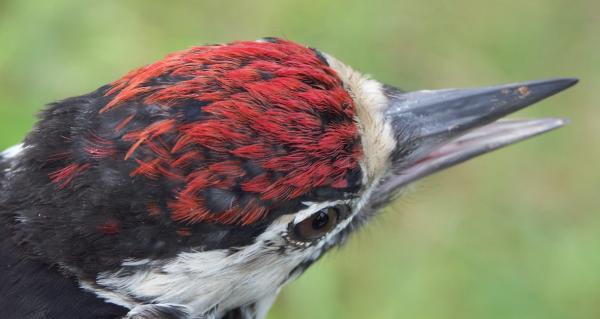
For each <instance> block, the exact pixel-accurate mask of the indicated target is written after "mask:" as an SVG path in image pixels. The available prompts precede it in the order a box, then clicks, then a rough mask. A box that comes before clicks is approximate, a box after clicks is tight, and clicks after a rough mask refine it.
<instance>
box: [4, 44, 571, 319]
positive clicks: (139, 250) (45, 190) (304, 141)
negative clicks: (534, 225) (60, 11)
mask: <svg viewBox="0 0 600 319" xmlns="http://www.w3.org/2000/svg"><path fill="white" fill-rule="evenodd" d="M575 82H576V80H573V79H556V80H549V81H538V82H527V83H519V84H509V85H503V86H496V87H488V88H477V89H450V90H438V91H417V92H408V93H405V92H402V91H400V90H399V89H396V88H393V87H391V86H387V85H384V84H381V83H380V82H378V81H376V80H373V79H370V78H369V77H367V76H364V75H362V74H360V73H358V72H356V71H354V70H353V69H351V68H350V67H348V66H347V65H345V64H343V63H342V62H340V61H338V60H336V59H335V58H333V57H332V56H330V55H327V54H325V53H322V52H320V51H318V50H316V49H310V48H306V47H304V46H301V45H298V44H295V43H292V42H289V41H285V40H280V39H273V38H267V39H263V40H260V41H254V42H235V43H231V44H226V45H209V46H201V47H194V48H191V49H188V50H185V51H181V52H176V53H173V54H171V55H169V56H167V57H166V58H164V59H163V60H160V61H158V62H156V63H153V64H151V65H148V66H146V67H143V68H140V69H138V70H135V71H133V72H131V73H129V74H127V75H126V76H125V77H123V78H122V79H120V80H117V81H116V82H114V83H112V84H109V85H107V86H104V87H102V88H100V89H98V90H97V91H95V92H93V93H91V94H88V95H84V96H80V97H76V98H71V99H67V100H64V101H61V102H58V103H55V104H52V105H51V106H50V107H49V108H48V109H47V110H46V111H44V112H43V113H42V115H41V120H40V122H39V123H38V124H37V126H36V128H35V130H34V131H33V132H32V133H31V134H30V135H29V136H28V137H27V139H26V140H25V142H24V144H23V146H22V150H21V152H19V153H18V154H12V158H13V159H14V160H13V161H12V163H13V164H11V167H10V168H9V169H8V170H7V172H8V173H7V176H8V177H7V179H8V180H9V183H6V184H7V185H8V186H7V187H6V188H7V189H8V190H7V191H6V196H4V195H3V199H2V201H3V207H5V208H6V210H10V212H11V214H12V215H11V216H12V217H13V220H14V223H15V225H14V228H15V229H16V231H17V233H18V234H19V236H20V238H22V241H23V242H25V243H26V246H27V247H28V249H30V250H31V251H32V252H34V253H35V254H36V255H39V256H40V258H42V259H44V260H46V261H48V262H50V263H53V264H56V265H58V266H60V267H62V268H63V269H64V270H65V271H66V272H67V273H69V274H71V275H73V276H75V277H76V278H77V279H78V280H79V282H80V284H81V285H82V287H84V288H85V289H88V290H91V291H94V292H96V293H97V294H98V295H100V296H101V297H103V298H106V299H107V300H109V301H110V302H113V303H117V304H120V305H123V306H125V307H127V308H130V309H132V310H131V313H130V314H136V313H141V312H143V311H146V310H147V309H148V307H153V305H155V306H157V307H159V306H158V305H160V307H167V308H169V307H171V309H175V310H176V311H179V312H181V313H185V314H187V315H190V316H199V315H206V316H208V315H212V316H214V317H215V318H218V317H220V316H223V315H224V314H225V313H227V312H228V311H232V310H233V309H241V310H240V311H245V312H248V313H250V312H251V313H252V314H254V315H256V316H258V317H260V316H261V315H262V314H264V312H265V311H266V309H268V306H269V305H270V303H271V302H272V300H273V297H274V296H275V295H276V293H277V292H278V290H279V288H280V287H281V286H282V285H284V284H285V283H286V282H288V281H290V280H292V279H293V278H295V277H296V276H298V275H299V274H301V273H302V272H303V271H304V270H305V269H306V268H307V267H308V266H309V265H310V264H312V263H313V262H314V261H316V260H317V259H319V257H321V256H322V255H323V254H324V253H325V252H326V251H327V250H329V249H330V248H331V247H334V246H336V245H339V244H340V243H342V242H344V240H345V239H346V238H347V235H348V234H350V233H351V232H352V231H353V230H355V229H356V228H357V227H358V226H360V225H362V224H363V223H364V222H365V221H366V220H368V219H369V218H370V217H372V216H373V215H374V214H375V213H376V212H377V211H378V210H379V209H380V208H382V207H383V206H385V204H386V203H388V202H389V201H390V200H391V199H392V198H393V197H394V196H396V195H397V194H399V192H400V191H401V190H402V188H403V187H404V186H405V185H407V184H408V183H410V182H413V181H415V180H417V179H419V178H422V177H424V176H426V175H429V174H431V173H434V172H437V171H439V170H441V169H444V168H446V167H449V166H452V165H454V164H457V163H460V162H462V161H465V160H467V159H469V158H472V157H474V156H477V155H479V154H482V153H486V152H489V151H491V150H493V149H496V148H499V147H502V146H505V145H508V144H511V143H514V142H516V141H519V140H522V139H525V138H528V137H531V136H534V135H537V134H541V133H543V132H546V131H549V130H552V129H554V128H557V127H559V126H561V125H563V124H564V120H561V119H540V120H527V121H500V122H496V120H497V119H499V118H501V117H503V116H505V115H507V114H509V113H512V112H514V111H516V110H519V109H521V108H523V107H525V106H527V105H530V104H532V103H534V102H537V101H539V100H541V99H543V98H545V97H548V96H550V95H552V94H555V93H557V92H559V91H561V90H564V89H566V88H567V87H569V86H571V85H573V84H574V83H575ZM165 305H167V306H165ZM175 310H174V311H175Z"/></svg>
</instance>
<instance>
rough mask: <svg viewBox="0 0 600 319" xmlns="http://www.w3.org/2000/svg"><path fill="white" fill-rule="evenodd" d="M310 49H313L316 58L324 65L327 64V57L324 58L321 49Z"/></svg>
mask: <svg viewBox="0 0 600 319" xmlns="http://www.w3.org/2000/svg"><path fill="white" fill-rule="evenodd" d="M310 49H311V50H313V52H314V53H315V55H317V58H319V60H321V62H323V63H324V64H326V65H329V62H328V61H327V58H325V56H324V55H323V53H321V51H319V50H317V49H315V48H310Z"/></svg>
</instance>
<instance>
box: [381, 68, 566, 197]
mask: <svg viewBox="0 0 600 319" xmlns="http://www.w3.org/2000/svg"><path fill="white" fill-rule="evenodd" d="M576 83H577V79H570V78H563V79H552V80H545V81H532V82H523V83H513V84H506V85H499V86H492V87H484V88H470V89H447V90H434V91H416V92H408V93H403V92H401V91H399V90H397V89H394V88H391V87H387V88H386V95H387V97H388V100H389V104H388V108H387V111H386V114H385V115H386V118H387V120H388V121H390V123H391V124H392V128H393V131H394V134H395V138H396V141H397V142H398V145H397V148H396V150H395V151H394V153H393V154H392V169H391V172H390V173H389V174H388V175H387V176H385V177H384V178H383V180H382V181H381V183H380V184H379V186H378V187H377V189H376V190H375V191H374V193H373V195H372V197H371V201H370V206H371V208H372V209H377V208H380V207H381V206H383V205H385V204H386V203H388V202H389V201H390V200H391V199H393V197H394V196H395V195H396V194H397V193H398V191H399V190H400V189H401V188H402V187H403V186H406V185H407V184H409V183H411V182H413V181H415V180H418V179H421V178H423V177H425V176H428V175H431V174H433V173H435V172H438V171H441V170H443V169H445V168H448V167H451V166H454V165H456V164H459V163H462V162H464V161H466V160H468V159H471V158H473V157H475V156H478V155H482V154H485V153H488V152H490V151H493V150H495V149H498V148H501V147H504V146H507V145H510V144H513V143H516V142H518V141H521V140H524V139H527V138H530V137H533V136H536V135H539V134H542V133H545V132H548V131H551V130H554V129H556V128H558V127H561V126H563V125H564V124H565V123H566V122H567V121H566V120H565V119H557V118H545V119H533V120H500V121H498V120H499V119H500V118H502V117H504V116H506V115H508V114H510V113H513V112H515V111H518V110H520V109H522V108H524V107H526V106H528V105H531V104H533V103H535V102H537V101H540V100H542V99H544V98H547V97H549V96H551V95H554V94H556V93H558V92H560V91H562V90H565V89H567V88H569V87H571V86H573V85H575V84H576Z"/></svg>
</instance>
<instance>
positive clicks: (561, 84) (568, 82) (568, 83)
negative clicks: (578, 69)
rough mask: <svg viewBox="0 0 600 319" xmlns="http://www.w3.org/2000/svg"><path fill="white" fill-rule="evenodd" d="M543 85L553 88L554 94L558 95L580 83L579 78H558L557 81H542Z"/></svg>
mask: <svg viewBox="0 0 600 319" xmlns="http://www.w3.org/2000/svg"><path fill="white" fill-rule="evenodd" d="M541 82H542V83H541V84H547V85H549V86H550V87H551V90H552V91H554V93H558V92H560V91H564V90H566V89H568V88H570V87H572V86H574V85H575V84H577V83H578V82H579V79H578V78H571V77H569V78H557V79H551V80H546V81H541Z"/></svg>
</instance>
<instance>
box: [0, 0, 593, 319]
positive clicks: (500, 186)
mask: <svg viewBox="0 0 600 319" xmlns="http://www.w3.org/2000/svg"><path fill="white" fill-rule="evenodd" d="M599 13H600V2H598V1H593V0H589V1H584V0H569V1H567V0H529V1H522V0H519V1H517V0H507V1H502V2H500V1H496V2H488V1H475V0H455V1H450V0H447V1H428V2H425V1H418V0H400V1H398V0H388V1H376V0H374V1H350V0H333V1H325V0H323V1H308V0H304V1H282V0H267V1H265V0H255V1H224V0H221V1H216V0H215V1H170V2H166V1H160V2H159V1H154V2H150V1H144V0H132V1H117V0H105V1H75V0H73V1H70V0H46V1H27V0H24V1H21V0H0V133H1V134H0V148H5V147H8V146H10V145H12V144H15V143H18V142H19V141H20V140H21V139H22V138H23V136H24V135H25V134H26V132H27V131H28V130H29V129H30V128H31V125H32V123H33V122H34V120H35V119H34V114H35V113H36V112H37V111H38V110H39V109H40V108H41V107H42V106H43V105H44V104H45V103H47V102H50V101H53V100H57V99H61V98H65V97H68V96H73V95H77V94H81V93H85V92H88V91H91V90H93V89H95V88H96V87H98V86H100V85H102V84H104V83H107V82H110V81H112V80H115V79H116V78H118V77H120V76H121V75H123V74H124V73H125V72H126V71H128V70H130V69H132V68H134V67H137V66H140V65H143V64H147V63H149V62H152V61H154V60H156V59H159V58H161V57H162V56H163V55H165V54H166V53H168V52H170V51H174V50H178V49H182V48H186V47H189V46H192V45H196V44H205V43H214V42H227V41H233V40H240V39H255V38H259V37H262V36H278V37H283V38H287V39H291V40H295V41H298V42H301V43H305V44H307V45H310V46H314V47H317V48H320V49H321V50H323V51H326V52H329V53H331V54H333V55H335V56H337V57H338V58H340V59H342V60H343V61H345V62H347V63H348V64H350V65H352V66H354V67H355V68H357V69H359V70H361V71H363V72H366V73H369V74H372V75H373V76H374V77H376V78H378V79H380V80H383V81H385V82H388V83H390V84H395V85H397V86H400V87H403V88H405V89H408V90H415V89H423V88H442V87H460V86H477V85H488V84H496V83H502V82H511V81H518V80H531V79H542V78H549V77H555V76H576V77H579V78H581V80H582V81H581V83H580V84H579V85H578V86H576V87H575V88H573V89H571V90H569V91H568V92H566V93H563V94H561V95H559V96H556V97H554V98H552V99H550V100H548V101H545V102H543V103H540V105H538V106H536V107H533V108H531V109H530V110H527V111H524V112H521V113H519V114H517V116H518V117H531V116H561V117H568V118H570V119H571V120H572V124H571V125H569V126H568V127H566V128H563V129H561V130H559V131H557V132H553V133H551V134H548V135H544V136H542V137H539V138H536V139H534V140H532V141H527V142H524V143H522V144H519V145H517V146H512V147H510V148H508V149H504V150H502V151H499V152H496V153H493V154H492V155H487V156H485V157H483V158H480V159H477V160H475V161H472V162H469V163H467V164H464V165H462V166H460V167H457V168H453V169H451V170H449V171H447V172H444V173H441V174H439V175H437V176H435V177H432V178H428V179H426V180H425V181H423V182H421V183H419V184H418V185H417V186H416V187H415V191H414V192H412V193H411V194H409V195H408V196H407V197H404V198H403V199H401V200H399V201H397V202H396V203H394V204H393V205H391V207H389V208H388V209H386V210H385V211H384V212H383V213H382V216H380V217H379V218H378V219H376V220H375V221H374V222H373V223H372V224H371V225H370V226H369V227H367V228H366V229H364V230H363V231H362V232H361V233H360V234H357V235H356V236H355V237H354V238H353V240H352V241H351V242H350V243H349V245H347V246H346V247H345V248H343V249H342V250H340V251H337V252H332V253H330V254H329V255H328V256H327V257H325V258H324V259H323V260H322V261H321V262H319V263H318V264H317V265H315V266H314V267H312V268H311V269H310V270H309V271H308V272H307V273H306V274H305V275H304V276H303V277H302V278H301V279H299V280H298V281H297V282H295V283H293V284H291V285H290V286H289V287H286V288H285V289H284V290H283V293H282V294H281V296H280V298H279V299H278V301H277V303H276V305H275V307H274V309H273V310H272V311H271V313H270V314H269V317H268V318H270V319H277V318H290V319H291V318H313V319H318V318H419V319H427V318H465V319H466V318H502V319H507V318H599V317H600V194H599V190H600V169H599V164H600V148H599V146H600V134H599V133H600V130H599V129H598V125H599V122H600V109H599V106H598V103H597V99H598V98H599V95H600V90H599V89H600V54H599V53H598V52H599V51H600V32H599V30H600V14H599Z"/></svg>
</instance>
